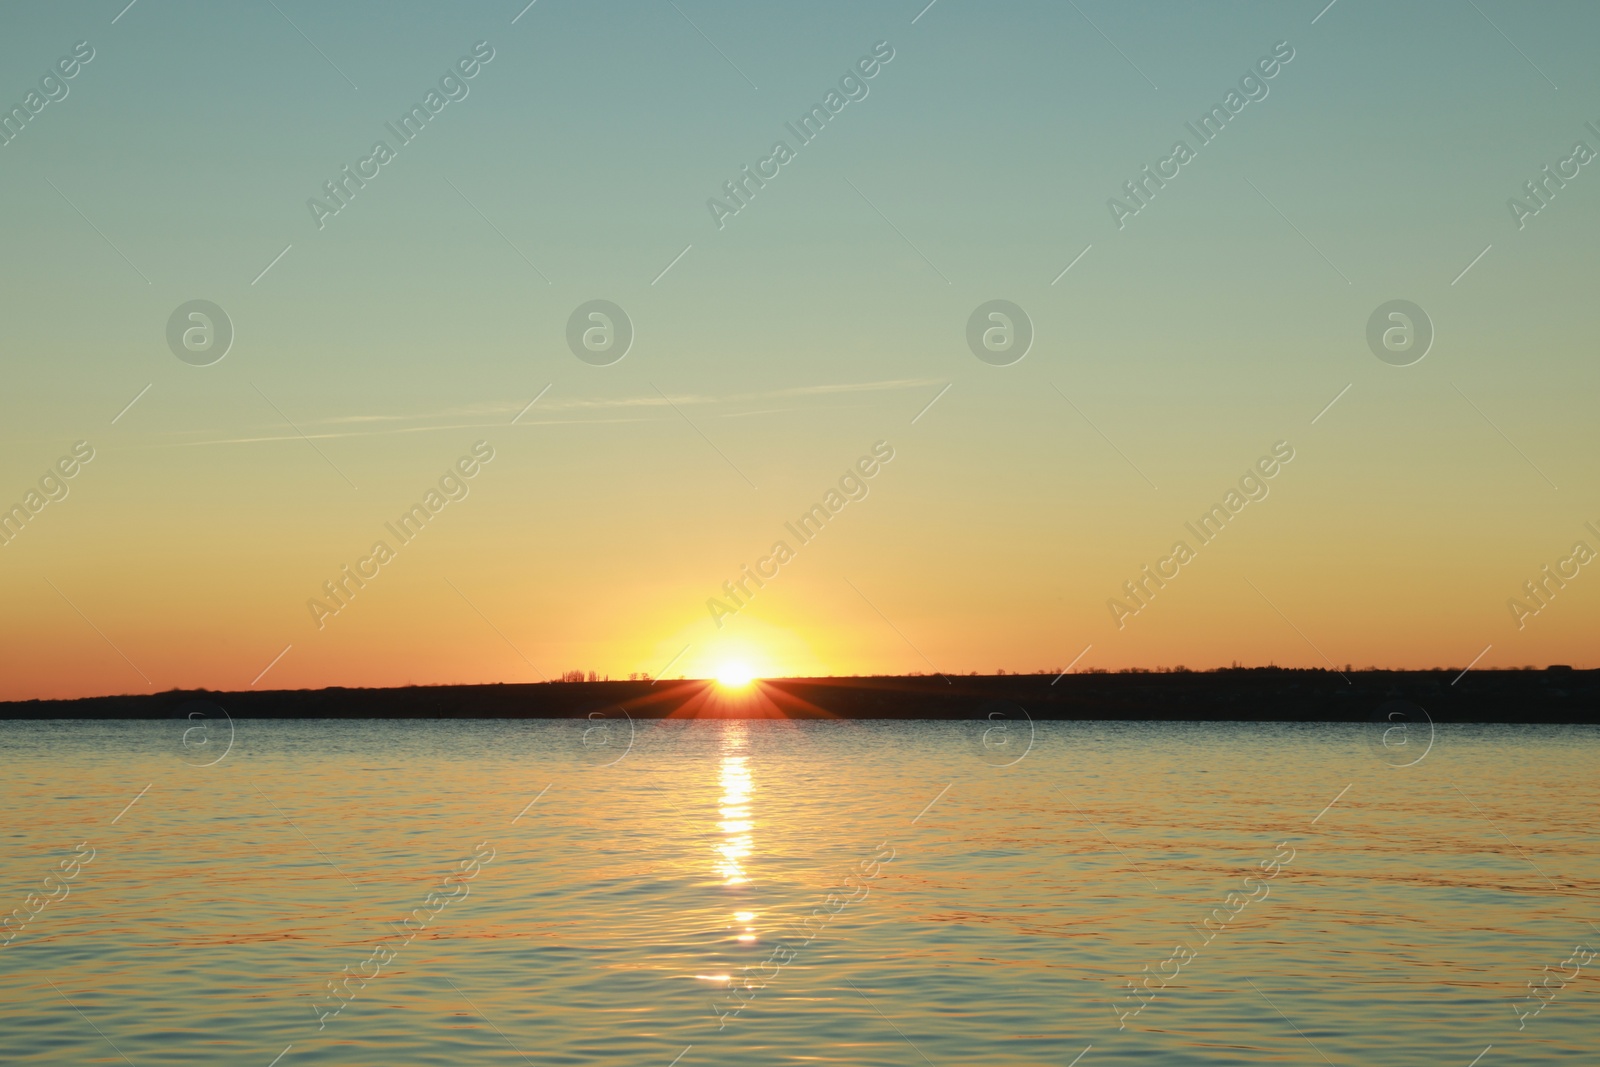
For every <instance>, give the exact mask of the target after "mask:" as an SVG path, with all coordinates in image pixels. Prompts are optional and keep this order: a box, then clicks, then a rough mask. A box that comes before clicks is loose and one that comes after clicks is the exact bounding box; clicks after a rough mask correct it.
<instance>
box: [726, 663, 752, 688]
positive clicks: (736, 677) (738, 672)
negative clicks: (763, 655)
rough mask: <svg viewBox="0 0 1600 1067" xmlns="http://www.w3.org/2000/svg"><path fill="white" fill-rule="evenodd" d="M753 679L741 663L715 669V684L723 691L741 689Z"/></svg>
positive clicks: (747, 668)
mask: <svg viewBox="0 0 1600 1067" xmlns="http://www.w3.org/2000/svg"><path fill="white" fill-rule="evenodd" d="M754 679H755V675H754V674H752V673H751V671H750V668H749V667H747V666H745V665H744V664H743V663H724V664H723V665H722V666H720V667H718V668H717V684H718V685H720V686H722V687H723V688H724V689H743V688H744V687H745V686H747V685H749V684H750V683H751V681H753V680H754Z"/></svg>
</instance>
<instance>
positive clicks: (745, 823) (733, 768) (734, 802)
mask: <svg viewBox="0 0 1600 1067" xmlns="http://www.w3.org/2000/svg"><path fill="white" fill-rule="evenodd" d="M746 733H747V728H746V726H745V724H744V723H742V722H738V723H733V724H730V729H729V730H728V732H727V734H726V735H725V738H724V746H725V747H724V754H723V757H722V774H721V783H722V796H721V798H720V800H719V806H718V808H717V814H718V815H719V816H720V819H719V821H718V823H717V828H718V829H719V830H721V831H722V840H721V841H720V842H719V843H718V844H717V846H716V852H717V855H718V857H720V858H719V859H718V861H717V863H716V866H715V869H716V872H717V873H718V874H720V875H721V876H722V883H723V885H727V886H742V885H745V884H747V883H748V882H749V881H750V877H749V875H748V874H747V873H746V872H745V867H744V860H745V858H746V857H748V856H749V855H750V853H751V849H752V837H751V834H752V831H753V830H754V828H755V822H754V820H753V819H752V818H751V814H750V794H751V793H752V792H753V791H754V782H753V781H752V780H751V777H750V768H749V766H748V765H747V761H748V759H749V757H748V756H747V755H745V754H744V752H743V749H744V747H745V743H746V740H747V738H746ZM733 918H734V923H735V924H736V926H737V927H738V928H739V930H740V932H739V934H738V935H737V940H739V941H754V940H755V939H756V932H755V927H754V926H753V925H752V924H753V923H754V921H755V913H754V912H752V911H736V912H734V913H733Z"/></svg>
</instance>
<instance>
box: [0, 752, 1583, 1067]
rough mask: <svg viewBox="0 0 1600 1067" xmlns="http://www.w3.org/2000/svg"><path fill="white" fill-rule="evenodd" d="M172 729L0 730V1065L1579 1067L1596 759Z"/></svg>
mask: <svg viewBox="0 0 1600 1067" xmlns="http://www.w3.org/2000/svg"><path fill="white" fill-rule="evenodd" d="M192 727H193V724H190V723H183V722H176V723H87V724H58V723H9V724H0V760H3V764H4V767H5V771H4V775H3V779H0V799H3V800H4V809H5V812H6V814H7V815H8V818H7V820H6V826H5V827H4V830H3V831H0V894H3V896H0V908H3V909H6V910H9V909H12V908H18V909H22V910H21V911H19V912H17V913H16V915H17V916H18V917H19V919H18V921H20V920H21V918H25V917H27V916H28V915H30V914H32V915H33V917H32V918H31V919H30V920H29V921H28V922H27V923H26V925H25V926H23V927H22V928H21V929H20V932H18V930H17V928H16V927H15V926H13V927H11V928H10V930H11V932H12V933H14V934H15V936H14V938H13V940H12V941H11V942H10V943H9V944H8V945H7V946H5V947H4V948H0V1062H4V1063H6V1064H12V1063H18V1064H35V1063H51V1064H100V1063H123V1062H128V1063H132V1064H135V1065H138V1067H156V1065H161V1064H244V1065H252V1064H253V1065H259V1067H269V1065H270V1064H272V1063H273V1062H274V1059H275V1058H276V1057H280V1056H281V1059H279V1060H278V1061H277V1062H278V1063H279V1065H280V1067H301V1065H307V1064H367V1065H373V1067H380V1065H381V1067H389V1065H394V1064H450V1065H457V1067H459V1065H478V1064H516V1063H533V1064H539V1065H544V1064H638V1065H650V1067H668V1065H669V1064H671V1063H672V1062H673V1061H674V1058H675V1057H679V1056H680V1055H681V1059H679V1060H678V1063H679V1064H680V1067H701V1065H707V1064H729V1065H732V1064H738V1065H741V1067H743V1065H750V1064H765V1063H774V1064H800V1063H804V1064H849V1065H870V1064H885V1065H890V1064H893V1065H913V1064H923V1063H925V1062H926V1063H931V1064H935V1065H938V1067H945V1065H947V1064H948V1065H957V1064H1005V1065H1011V1064H1056V1065H1061V1067H1065V1065H1067V1064H1070V1063H1072V1062H1073V1060H1074V1057H1078V1056H1080V1054H1082V1059H1081V1060H1079V1061H1078V1062H1079V1063H1080V1064H1082V1067H1096V1065H1098V1064H1109V1063H1135V1062H1137V1063H1142V1064H1163V1065H1165V1064H1172V1065H1184V1064H1278V1063H1295V1064H1311V1063H1323V1062H1329V1063H1332V1064H1339V1065H1344V1064H1350V1065H1357V1064H1363V1065H1371V1064H1396V1065H1412V1064H1417V1065H1422V1064H1426V1065H1429V1067H1436V1065H1440V1064H1444V1065H1459V1067H1467V1065H1468V1064H1469V1063H1471V1062H1472V1061H1473V1059H1474V1057H1476V1056H1478V1055H1479V1054H1480V1053H1483V1051H1484V1049H1485V1048H1486V1047H1487V1046H1490V1045H1492V1046H1493V1048H1492V1049H1490V1050H1489V1051H1488V1052H1487V1053H1486V1054H1484V1055H1483V1058H1482V1060H1481V1061H1480V1063H1481V1067H1499V1065H1502V1064H1546V1063H1550V1064H1554V1063H1562V1064H1569V1063H1570V1064H1579V1063H1581V1064H1593V1063H1595V1062H1597V1061H1600V1026H1597V1025H1596V1024H1597V1022H1600V989H1597V986H1600V983H1597V982H1596V978H1595V975H1596V974H1597V973H1600V956H1595V957H1592V958H1590V957H1586V956H1585V955H1584V954H1583V953H1579V954H1577V955H1574V947H1575V946H1578V945H1584V946H1587V947H1588V948H1590V949H1595V948H1600V926H1597V925H1596V924H1597V923H1600V848H1597V844H1596V839H1595V835H1594V830H1595V818H1596V812H1597V811H1600V783H1597V781H1596V773H1595V772H1596V770H1597V769H1600V745H1597V737H1596V733H1595V731H1593V730H1587V729H1566V728H1549V727H1532V728H1515V729H1512V728H1497V727H1441V728H1439V731H1438V733H1437V736H1436V738H1435V740H1434V744H1433V747H1432V749H1431V750H1429V751H1427V754H1426V756H1425V758H1423V759H1421V761H1420V762H1417V763H1415V764H1414V765H1412V766H1404V767H1401V766H1394V765H1393V764H1396V763H1400V762H1407V761H1409V760H1410V759H1412V758H1413V757H1414V755H1415V754H1418V753H1420V752H1421V751H1423V750H1422V748H1421V747H1420V744H1419V743H1415V742H1416V739H1415V738H1414V739H1413V741H1414V743H1413V744H1412V745H1411V746H1410V748H1409V749H1405V750H1399V749H1397V748H1395V746H1393V745H1391V746H1390V748H1388V749H1385V748H1384V747H1383V746H1382V745H1378V746H1374V745H1373V744H1371V743H1370V742H1371V740H1372V738H1371V737H1370V736H1369V732H1368V730H1367V729H1366V728H1363V727H1357V726H1312V727H1295V726H1262V725H1248V726H1245V725H1232V724H1225V725H1210V726H1202V725H1184V726H1165V725H1142V724H1137V725H1136V724H1099V723H1094V724H1063V723H1050V724H1039V725H1038V726H1037V727H1036V728H1035V729H1036V734H1035V735H1034V736H1033V738H1032V745H1031V749H1029V748H1028V746H1027V740H1028V737H1027V729H1028V728H1027V727H1026V726H1022V727H1020V728H1017V729H1016V730H1013V731H1012V732H1011V733H1009V734H1004V733H1002V732H1000V729H1001V728H997V727H995V726H993V725H989V724H979V723H970V724H963V723H895V724H890V723H806V724H786V723H774V722H757V723H740V722H702V723H689V724H685V723H665V724H664V723H640V724H637V726H635V727H633V728H632V737H631V746H630V743H629V742H630V738H629V732H630V727H629V726H628V724H626V723H621V724H617V723H609V724H608V723H601V722H515V723H502V722H480V723H472V722H451V723H443V724H435V723H418V722H384V723H362V724H346V723H323V722H316V723H292V722H272V723H263V722H240V723H238V724H237V725H236V726H235V728H234V729H235V735H234V736H233V738H232V746H231V749H226V750H224V747H223V746H224V745H225V744H226V743H227V741H228V736H227V734H228V726H227V725H226V724H222V725H220V726H216V727H215V728H213V729H211V731H210V732H209V733H205V732H200V731H195V730H193V728H192ZM186 728H189V729H190V730H191V732H190V733H189V735H188V737H187V742H188V744H187V745H186V744H184V740H185V739H184V737H183V735H184V730H185V729H186ZM986 735H987V736H986ZM224 751H226V754H225V756H224V755H223V753H224ZM219 756H222V758H221V759H220V761H219V762H216V763H214V764H212V765H211V766H201V765H200V764H204V763H207V762H210V761H211V760H213V759H216V758H217V757H219ZM1401 756H1403V757H1404V759H1402V758H1400V757H1401ZM1019 757H1020V758H1019ZM1013 760H1014V762H1013ZM1007 764H1009V765H1007ZM147 785H148V790H147V791H145V792H144V793H143V795H142V796H141V795H140V791H141V790H145V788H146V786H147ZM1347 787H1348V788H1347ZM135 797H138V799H137V801H136V802H134V803H133V804H132V806H131V807H129V806H128V805H129V803H130V801H134V799H135ZM1336 797H1337V798H1338V799H1337V802H1336V803H1332V806H1331V807H1329V806H1328V805H1329V804H1330V802H1333V801H1334V800H1335V798H1336ZM1324 809H1326V810H1324ZM75 848H77V849H78V851H77V852H74V849H75ZM90 857H92V858H90ZM85 859H87V862H84V860H85ZM51 872H57V875H56V876H55V877H52V878H50V879H49V880H48V881H47V880H46V876H47V875H50V874H51ZM1269 874H1270V875H1271V877H1268V876H1269ZM1246 878H1250V879H1251V880H1250V881H1249V882H1247V881H1246ZM30 894H33V895H34V896H33V897H31V898H30ZM52 894H54V896H55V899H53V900H50V901H48V902H43V901H42V899H41V898H45V897H50V896H51V895H52ZM430 894H432V895H431V896H430ZM1230 894H1232V895H1231V896H1230ZM31 908H37V909H39V910H37V912H36V913H35V912H32V911H31V910H30V909H31ZM408 916H410V917H411V919H410V924H409V925H408V926H402V925H401V924H402V921H403V920H405V919H406V918H407V917H408ZM807 917H812V918H811V919H810V922H809V924H806V923H805V920H806V919H807ZM1208 917H1209V918H1210V920H1211V921H1210V922H1207V919H1208ZM4 936H5V935H4V934H0V940H3V939H4ZM1180 949H1181V950H1182V951H1180ZM352 975H360V976H361V977H359V978H357V977H349V978H347V976H352ZM335 979H347V980H345V981H344V982H343V983H342V985H340V986H339V987H338V989H339V992H337V993H333V992H330V991H329V983H330V982H332V981H333V980H335ZM1134 979H1141V980H1146V981H1141V984H1140V989H1141V990H1147V991H1145V992H1143V993H1142V994H1141V995H1138V996H1136V995H1135V994H1134V993H1132V992H1130V991H1129V982H1130V981H1131V980H1134ZM1541 980H1542V981H1543V982H1544V985H1543V986H1542V987H1541V989H1542V990H1543V994H1542V997H1541V998H1538V999H1530V993H1529V988H1528V984H1529V983H1530V982H1535V983H1537V982H1540V981H1541ZM1163 981H1165V982H1166V986H1165V988H1164V989H1160V992H1154V991H1153V990H1156V989H1159V988H1160V987H1161V986H1162V983H1163ZM741 1005H742V1006H741ZM1536 1010H1537V1014H1533V1012H1535V1011H1536ZM335 1011H337V1014H334V1012H335ZM1135 1012H1137V1013H1136V1014H1135ZM1519 1013H1520V1014H1519ZM1119 1025H1121V1026H1122V1027H1123V1028H1122V1029H1120V1030H1119ZM1519 1025H1520V1026H1521V1027H1522V1028H1521V1029H1520V1030H1519ZM319 1027H320V1029H319ZM291 1046H292V1047H291ZM1089 1046H1092V1048H1090V1047H1089ZM1086 1048H1088V1051H1087V1052H1086V1053H1085V1051H1084V1050H1085V1049H1086ZM286 1049H287V1051H285V1050H286ZM686 1049H687V1051H685V1050H686Z"/></svg>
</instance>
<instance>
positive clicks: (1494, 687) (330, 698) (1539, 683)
mask: <svg viewBox="0 0 1600 1067" xmlns="http://www.w3.org/2000/svg"><path fill="white" fill-rule="evenodd" d="M197 701H198V702H206V703H209V704H213V705H215V706H217V707H220V708H221V709H222V710H224V711H226V712H227V713H228V714H229V715H230V716H233V717H235V718H279V719H407V718H438V719H453V718H460V719H471V718H534V719H539V718H578V717H584V716H591V715H599V716H608V717H609V716H620V715H621V714H622V713H624V712H626V714H628V715H629V716H631V717H633V718H637V719H654V718H666V717H685V718H688V717H700V718H752V719H754V718H774V717H788V718H840V719H905V720H914V719H986V718H989V717H991V716H993V715H995V714H999V715H1001V716H1004V717H1017V718H1020V717H1021V716H1022V715H1023V714H1026V716H1027V717H1029V718H1032V719H1037V720H1052V719H1057V720H1108V721H1109V720H1124V721H1174V722H1374V721H1383V720H1384V719H1385V718H1388V717H1392V715H1393V714H1395V713H1399V714H1403V715H1405V716H1406V717H1408V718H1409V719H1411V721H1418V720H1419V719H1420V716H1418V715H1417V712H1416V709H1417V708H1420V709H1421V711H1422V712H1423V713H1425V714H1426V716H1427V717H1428V718H1429V719H1431V720H1432V721H1434V722H1439V723H1448V722H1475V723H1578V724H1588V725H1594V724H1597V723H1600V670H1572V669H1570V668H1564V667H1550V668H1547V669H1545V670H1521V671H1494V670H1485V671H1476V670H1475V671H1469V672H1467V673H1465V674H1462V673H1461V672H1459V671H1456V670H1431V671H1355V672H1352V673H1349V674H1347V675H1341V674H1339V673H1337V672H1335V671H1326V670H1302V669H1292V668H1276V667H1255V668H1235V669H1227V670H1218V671H1206V672H1199V671H1195V672H1175V673H1143V672H1139V673H1126V674H1122V673H1118V674H1067V675H1061V676H1059V677H1056V678H1055V680H1052V676H1051V675H1049V674H1005V675H981V676H973V675H951V676H949V677H948V678H946V677H945V676H943V675H914V676H909V677H865V678H776V679H766V680H762V681H759V682H756V683H755V684H753V685H751V686H750V687H749V688H747V689H744V690H738V691H733V692H729V691H725V690H722V689H721V688H719V687H718V686H717V685H716V684H715V683H713V682H710V681H704V680H697V679H687V680H686V679H677V680H672V679H663V680H661V681H658V682H655V683H651V682H648V681H616V682H612V681H604V682H541V683H534V684H512V685H507V684H490V685H443V686H409V687H405V688H395V689H345V688H339V687H332V688H327V689H315V690H311V689H300V690H267V691H256V690H246V691H243V692H213V691H208V690H203V689H201V690H171V691H168V692H164V693H155V694H148V695H129V696H107V697H86V698H82V699H77V700H27V701H13V702H8V703H0V720H4V719H165V718H171V717H175V716H177V717H181V716H184V715H187V714H189V713H190V712H191V711H194V710H195V708H194V707H193V705H194V703H195V702H197Z"/></svg>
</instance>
